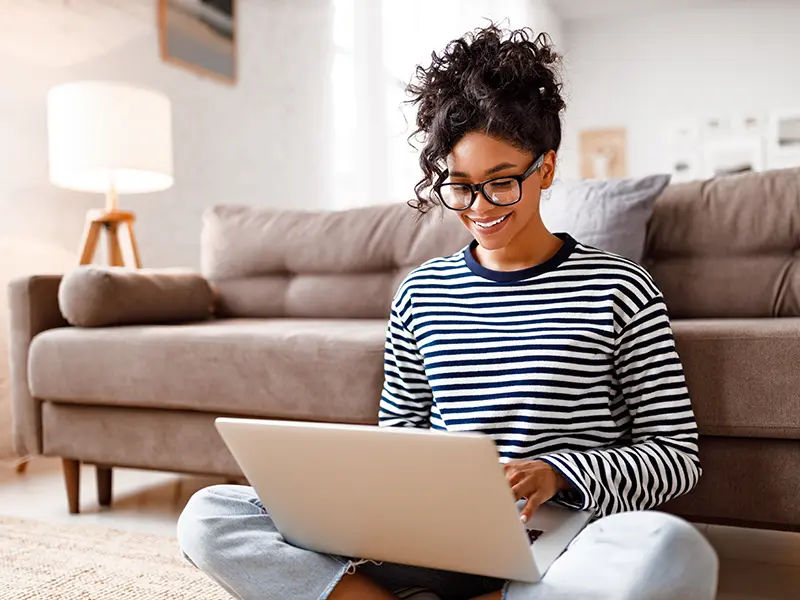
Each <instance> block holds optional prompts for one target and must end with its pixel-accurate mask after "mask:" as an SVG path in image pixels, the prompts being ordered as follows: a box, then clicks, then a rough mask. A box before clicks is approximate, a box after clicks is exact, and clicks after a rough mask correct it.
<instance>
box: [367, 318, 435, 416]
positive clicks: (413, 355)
mask: <svg viewBox="0 0 800 600" xmlns="http://www.w3.org/2000/svg"><path fill="white" fill-rule="evenodd" d="M432 404H433V394H432V393H431V388H430V385H429V384H428V377H427V376H426V375H425V367H424V365H423V362H422V356H421V355H420V353H419V350H418V349H417V342H416V340H415V338H414V335H413V334H412V333H411V332H410V331H409V329H408V327H407V326H406V324H405V323H404V321H403V319H402V317H401V310H400V309H399V307H398V306H397V303H396V302H393V303H392V312H391V315H390V317H389V325H388V327H387V330H386V346H385V350H384V383H383V392H382V394H381V405H380V412H379V414H378V424H379V425H380V426H381V427H420V428H425V429H427V428H429V427H430V418H431V406H432Z"/></svg>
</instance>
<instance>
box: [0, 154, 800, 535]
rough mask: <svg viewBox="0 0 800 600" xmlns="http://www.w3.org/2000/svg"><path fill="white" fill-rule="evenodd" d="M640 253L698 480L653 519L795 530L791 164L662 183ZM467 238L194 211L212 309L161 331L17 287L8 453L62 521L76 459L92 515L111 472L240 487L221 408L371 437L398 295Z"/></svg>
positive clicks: (798, 518)
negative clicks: (28, 470) (88, 313)
mask: <svg viewBox="0 0 800 600" xmlns="http://www.w3.org/2000/svg"><path fill="white" fill-rule="evenodd" d="M646 240H647V241H646V248H645V254H644V259H643V264H644V266H645V267H646V268H647V269H648V270H649V271H650V273H651V274H652V275H653V277H654V278H655V280H656V282H657V283H658V285H659V286H660V288H661V289H662V291H663V293H664V296H665V299H666V302H667V305H668V307H669V311H670V315H671V318H672V323H673V329H674V332H675V337H676V341H677V347H678V351H679V354H680V356H681V359H682V361H683V365H684V368H685V372H686V378H687V384H688V387H689V391H690V394H691V397H692V400H693V404H694V408H695V412H696V416H697V421H698V425H699V430H700V434H701V440H700V448H701V460H702V462H703V466H704V470H705V473H704V476H703V478H702V479H701V482H700V484H699V485H698V486H697V488H696V489H695V490H693V491H692V492H691V493H689V494H688V495H686V496H683V497H681V498H679V499H677V500H674V501H672V502H670V503H669V504H668V505H666V506H665V507H664V508H665V510H668V511H671V512H673V513H675V514H679V515H681V516H684V517H686V518H688V519H691V520H694V521H697V522H708V523H725V524H734V525H751V526H759V527H768V528H778V529H787V530H800V501H798V498H800V170H798V169H795V170H782V171H773V172H766V173H760V174H743V175H737V176H731V177H724V178H719V179H713V180H709V181H699V182H692V183H681V184H674V185H670V186H669V187H667V189H666V190H665V191H664V192H663V193H662V194H661V196H660V197H659V198H658V199H657V201H656V203H655V207H654V212H653V215H652V218H651V219H650V222H649V225H648V231H647V238H646ZM468 241H469V238H468V233H467V232H466V230H465V229H464V228H463V227H462V226H461V225H460V223H458V222H457V220H456V219H454V218H453V217H452V215H447V214H445V215H442V214H440V213H439V212H437V211H434V212H432V213H430V214H428V215H426V216H425V217H421V218H420V217H418V216H417V215H416V214H415V212H414V211H413V210H412V209H410V208H408V207H407V206H405V205H403V204H397V205H385V206H375V207H369V208H363V209H356V210H349V211H341V212H300V211H275V210H266V209H256V208H248V207H241V206H219V207H215V208H211V209H209V210H208V211H207V212H206V214H205V215H204V223H203V231H202V241H201V265H202V266H201V271H202V275H203V276H204V277H205V278H206V279H207V280H208V281H210V282H211V284H212V286H213V289H214V293H215V302H214V315H213V318H211V319H206V320H201V321H197V322H191V323H181V324H160V325H151V324H143V325H128V326H106V327H94V328H86V327H73V326H70V325H68V323H67V321H66V320H65V318H64V316H63V315H62V313H61V310H60V308H59V299H58V291H59V284H60V281H61V277H60V276H57V275H54V276H45V275H34V276H29V277H25V278H23V279H18V280H16V281H14V282H13V283H12V284H11V286H10V312H11V363H12V364H11V372H12V393H13V407H14V442H15V448H16V451H17V453H19V454H20V455H39V454H43V455H46V456H56V457H61V458H62V459H63V463H64V472H65V481H66V486H67V492H68V504H69V508H70V511H71V512H73V513H75V512H78V511H79V506H78V496H77V489H78V485H79V480H78V473H79V470H78V467H79V465H80V464H81V463H86V464H93V465H97V484H98V492H99V500H100V504H101V505H108V504H110V502H111V472H112V469H113V467H134V468H142V469H157V470H162V471H175V472H181V473H197V474H204V475H208V474H213V475H218V476H221V477H225V478H230V479H237V478H241V477H242V473H241V472H240V470H239V468H238V467H237V465H236V463H235V462H234V460H233V458H232V457H231V455H230V454H229V452H228V451H227V449H226V448H225V446H224V445H223V443H222V441H221V439H220V437H219V436H218V434H217V433H216V430H215V428H214V424H213V423H214V419H215V418H216V417H218V416H221V415H228V416H243V417H256V418H258V417H264V418H277V419H301V420H312V421H327V422H345V423H356V424H375V423H376V420H377V412H378V403H379V398H380V391H381V385H382V380H383V371H382V369H383V346H384V340H385V327H386V320H387V316H388V311H389V306H390V301H391V298H392V296H393V294H394V292H395V290H396V288H397V286H398V284H399V283H400V282H401V280H402V279H403V278H404V276H405V275H406V274H407V273H408V272H409V271H410V270H411V269H412V268H413V267H415V266H416V265H419V264H421V263H422V262H424V261H425V260H427V259H429V258H432V257H434V256H438V255H443V254H449V253H452V252H455V251H457V250H458V249H460V248H461V247H463V246H464V245H466V243H467V242H468Z"/></svg>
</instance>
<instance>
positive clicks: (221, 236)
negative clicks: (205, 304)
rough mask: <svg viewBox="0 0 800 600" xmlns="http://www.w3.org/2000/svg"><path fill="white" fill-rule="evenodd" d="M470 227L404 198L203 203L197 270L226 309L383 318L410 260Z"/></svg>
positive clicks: (441, 248)
mask: <svg viewBox="0 0 800 600" xmlns="http://www.w3.org/2000/svg"><path fill="white" fill-rule="evenodd" d="M470 239H471V238H470V235H469V233H468V232H467V231H466V229H465V228H464V227H463V225H461V224H460V223H459V222H458V221H457V219H456V218H455V217H453V215H450V214H446V215H442V214H441V213H440V212H439V211H431V212H430V213H429V214H427V215H425V217H423V218H418V217H417V213H416V211H414V210H413V209H411V208H409V207H408V206H407V205H406V204H404V203H403V204H391V205H383V206H373V207H368V208H360V209H354V210H346V211H336V212H332V211H326V212H307V211H279V210H271V209H259V208H252V207H244V206H217V207H214V208H211V209H209V210H207V211H206V213H205V215H204V223H203V235H202V243H201V255H202V256H201V264H202V271H203V274H204V275H205V276H206V277H207V278H208V279H210V280H211V281H212V282H213V283H214V287H215V289H216V292H217V314H218V315H219V316H223V317H318V318H380V319H385V318H387V316H388V314H389V307H390V305H391V300H392V297H393V296H394V293H395V291H396V290H397V287H398V286H399V285H400V283H401V281H402V280H403V278H404V277H405V276H406V275H407V274H408V272H409V271H411V269H413V268H414V267H416V266H417V265H420V264H422V263H423V262H425V261H426V260H428V259H430V258H434V257H437V256H442V255H445V254H452V253H454V252H457V251H458V250H459V249H461V248H463V247H464V246H466V245H467V243H468V242H469V240H470Z"/></svg>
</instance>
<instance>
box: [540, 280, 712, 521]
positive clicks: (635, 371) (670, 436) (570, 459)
mask: <svg viewBox="0 0 800 600" xmlns="http://www.w3.org/2000/svg"><path fill="white" fill-rule="evenodd" d="M614 375H615V379H616V382H617V385H618V390H619V393H621V394H622V397H623V399H624V401H625V405H626V406H627V413H628V415H629V416H630V442H629V444H626V445H619V446H612V447H609V448H601V449H593V450H587V451H579V452H556V453H553V454H549V455H545V456H541V457H539V458H540V459H541V460H544V461H546V462H548V463H549V464H550V465H552V466H553V467H554V468H555V469H556V470H558V471H559V472H560V473H561V474H562V475H563V476H564V477H565V478H566V479H567V480H569V482H570V483H571V484H572V486H573V488H574V489H573V490H570V491H569V492H566V493H561V494H559V495H558V496H557V497H556V500H557V501H560V502H561V503H563V504H567V505H570V506H574V507H575V508H580V509H584V510H587V509H588V510H596V511H597V512H598V513H599V514H600V515H609V514H613V513H617V512H623V511H629V510H647V509H651V508H654V507H656V506H658V505H660V504H663V503H664V502H666V501H667V500H670V499H672V498H675V497H677V496H680V495H681V494H685V493H686V492H688V491H689V490H691V489H692V488H693V487H694V486H695V485H696V484H697V481H698V479H699V478H700V475H701V473H702V471H701V468H700V460H699V458H698V447H697V438H698V436H697V425H696V422H695V418H694V412H693V411H692V406H691V402H690V400H689V392H688V390H687V389H686V382H685V379H684V375H683V368H682V366H681V362H680V359H679V358H678V354H677V351H676V350H675V340H674V337H673V334H672V329H671V327H670V324H669V318H668V316H667V309H666V305H665V304H664V300H663V298H662V297H661V296H660V295H658V296H656V297H655V298H653V299H652V300H651V301H650V302H649V303H648V304H646V305H645V306H644V307H643V308H641V309H640V310H639V311H638V312H637V313H636V314H635V315H634V316H633V317H632V318H631V320H630V321H628V323H627V324H626V325H625V326H624V328H623V329H622V330H621V331H620V333H619V335H618V336H617V343H616V348H615V351H614Z"/></svg>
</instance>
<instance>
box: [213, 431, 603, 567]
mask: <svg viewBox="0 0 800 600" xmlns="http://www.w3.org/2000/svg"><path fill="white" fill-rule="evenodd" d="M216 427H217V430H218V431H219V433H220V435H221V436H222V438H223V440H224V441H225V444H226V445H227V446H228V448H229V449H230V451H231V453H232V454H233V457H234V458H235V459H236V462H237V463H238V464H239V466H240V467H241V469H242V472H243V473H244V475H245V477H247V480H248V482H249V483H250V485H252V486H253V487H254V488H255V491H256V493H257V494H258V496H259V498H260V499H261V501H262V502H263V504H264V506H265V507H266V509H267V511H268V512H269V514H270V516H271V517H272V520H273V521H274V523H275V525H276V527H277V528H278V530H279V531H280V532H281V534H282V535H283V536H284V537H285V538H286V540H287V541H288V542H289V543H291V544H293V545H295V546H298V547H300V548H306V549H308V550H314V551H317V552H324V553H329V554H337V555H341V556H346V557H352V558H359V559H361V558H364V559H371V560H374V561H383V562H393V563H400V564H406V565H412V566H419V567H428V568H432V569H443V570H449V571H457V572H461V573H471V574H475V575H483V576H486V577H497V578H499V579H511V580H517V581H528V582H535V581H538V580H539V579H540V578H541V577H542V575H544V573H545V572H546V571H547V569H548V567H549V566H550V565H551V564H552V563H553V562H554V561H555V560H556V559H557V558H558V557H559V555H560V554H561V553H562V552H563V551H564V550H565V549H566V548H567V546H568V545H569V543H570V542H571V541H572V539H573V538H574V537H575V536H576V535H577V534H578V533H579V532H580V531H581V529H583V527H584V526H585V525H586V524H587V523H588V522H589V520H590V519H591V517H592V514H591V513H589V512H585V511H576V510H572V509H568V508H564V507H561V506H559V505H556V504H553V503H546V504H544V505H542V506H541V507H540V508H539V509H538V510H537V511H536V513H535V514H534V516H533V518H532V519H530V520H529V522H528V523H527V524H526V525H523V524H522V523H521V522H520V519H519V510H520V509H521V506H522V505H523V504H522V503H518V502H516V501H515V499H514V496H513V494H512V492H511V489H510V488H509V486H508V484H507V483H506V480H505V476H504V474H503V469H502V468H501V465H500V463H499V458H498V454H497V451H496V450H495V446H494V442H493V441H492V440H491V438H489V437H487V436H484V435H480V434H474V433H448V432H437V431H431V430H426V429H414V428H391V427H387V428H379V427H369V426H359V425H333V424H323V423H307V422H293V421H271V420H256V419H234V418H218V419H217V420H216Z"/></svg>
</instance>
